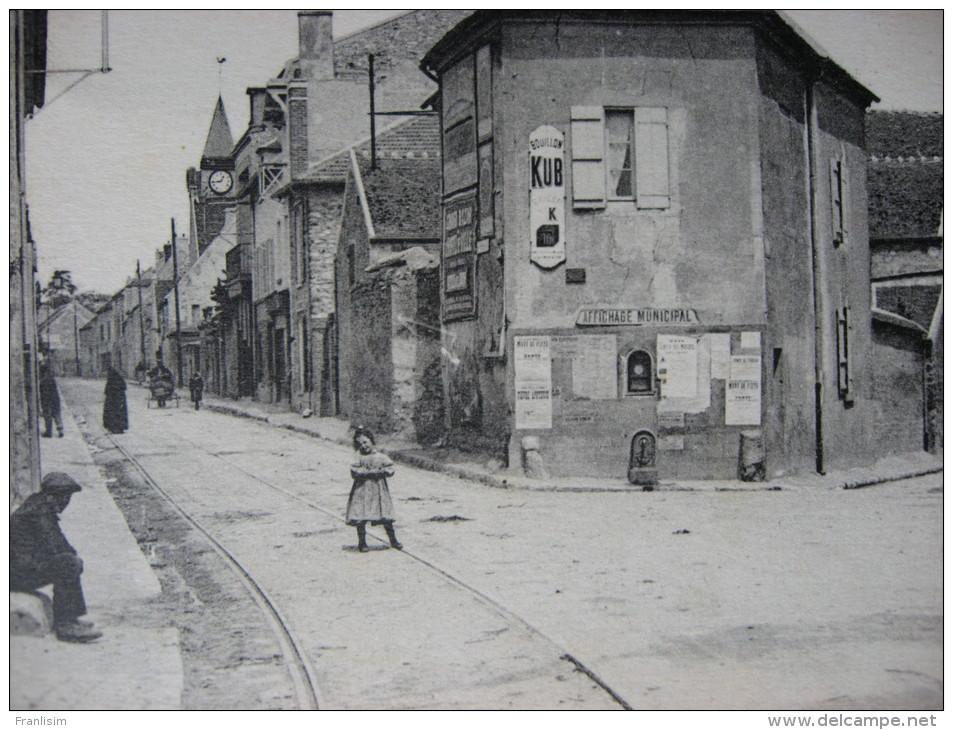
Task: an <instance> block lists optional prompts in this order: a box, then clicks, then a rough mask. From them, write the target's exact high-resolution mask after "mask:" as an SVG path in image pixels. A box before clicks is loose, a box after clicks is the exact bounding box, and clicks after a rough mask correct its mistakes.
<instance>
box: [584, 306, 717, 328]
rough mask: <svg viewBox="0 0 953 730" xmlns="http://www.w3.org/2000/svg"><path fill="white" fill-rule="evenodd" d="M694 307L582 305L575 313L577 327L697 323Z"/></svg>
mask: <svg viewBox="0 0 953 730" xmlns="http://www.w3.org/2000/svg"><path fill="white" fill-rule="evenodd" d="M699 322H700V320H699V319H698V313H697V312H696V311H695V310H694V309H689V308H684V307H680V308H674V309H652V308H649V307H642V308H627V307H583V308H582V309H580V310H579V313H578V314H577V315H576V326H578V327H626V326H638V325H646V324H650V325H651V324H655V325H692V324H699Z"/></svg>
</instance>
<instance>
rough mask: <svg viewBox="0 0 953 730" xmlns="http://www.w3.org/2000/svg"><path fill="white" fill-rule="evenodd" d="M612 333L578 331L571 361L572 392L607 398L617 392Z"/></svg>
mask: <svg viewBox="0 0 953 730" xmlns="http://www.w3.org/2000/svg"><path fill="white" fill-rule="evenodd" d="M617 370H618V369H617V366H616V337H615V335H579V336H578V349H577V351H576V355H575V356H574V357H573V361H572V392H573V395H574V396H577V397H580V398H591V399H592V400H609V399H613V398H617V397H618V395H619V385H618V374H617Z"/></svg>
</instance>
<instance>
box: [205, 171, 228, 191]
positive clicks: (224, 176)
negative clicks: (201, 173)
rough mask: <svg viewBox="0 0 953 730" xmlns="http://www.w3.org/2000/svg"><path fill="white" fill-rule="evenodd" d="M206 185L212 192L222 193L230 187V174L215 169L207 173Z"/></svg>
mask: <svg viewBox="0 0 953 730" xmlns="http://www.w3.org/2000/svg"><path fill="white" fill-rule="evenodd" d="M208 186H209V187H210V188H211V189H212V192H213V193H218V194H219V195H224V194H225V193H227V192H228V191H229V190H231V189H232V176H231V175H230V174H229V173H228V172H226V171H225V170H216V171H215V172H213V173H212V174H211V175H209V178H208Z"/></svg>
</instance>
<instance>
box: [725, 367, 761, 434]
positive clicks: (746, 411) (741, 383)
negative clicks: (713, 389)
mask: <svg viewBox="0 0 953 730" xmlns="http://www.w3.org/2000/svg"><path fill="white" fill-rule="evenodd" d="M725 425H726V426H759V425H761V355H732V356H731V375H730V376H729V378H728V381H727V382H726V383H725Z"/></svg>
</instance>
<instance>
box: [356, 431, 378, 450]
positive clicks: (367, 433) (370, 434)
mask: <svg viewBox="0 0 953 730" xmlns="http://www.w3.org/2000/svg"><path fill="white" fill-rule="evenodd" d="M358 436H367V438H369V439H370V440H371V443H372V444H374V445H375V446H377V440H376V439H375V438H374V433H373V432H372V431H371V430H370V429H369V428H364V427H363V426H358V427H357V428H355V429H354V438H353V439H352V440H351V443H353V444H354V448H355V449H356V448H357V438H358Z"/></svg>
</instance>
